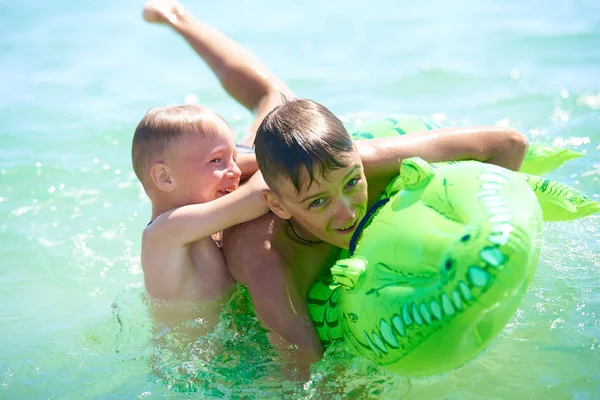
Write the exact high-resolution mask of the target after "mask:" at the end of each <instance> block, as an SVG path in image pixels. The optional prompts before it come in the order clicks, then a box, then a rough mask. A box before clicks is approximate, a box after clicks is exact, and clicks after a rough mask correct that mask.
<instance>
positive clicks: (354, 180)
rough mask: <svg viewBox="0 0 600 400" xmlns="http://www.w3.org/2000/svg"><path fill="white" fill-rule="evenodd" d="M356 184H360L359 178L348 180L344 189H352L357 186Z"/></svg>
mask: <svg viewBox="0 0 600 400" xmlns="http://www.w3.org/2000/svg"><path fill="white" fill-rule="evenodd" d="M358 182H360V178H353V179H350V180H349V181H348V183H346V187H348V188H351V187H354V186H356V185H358Z"/></svg>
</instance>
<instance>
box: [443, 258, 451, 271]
mask: <svg viewBox="0 0 600 400" xmlns="http://www.w3.org/2000/svg"><path fill="white" fill-rule="evenodd" d="M452 265H453V262H452V260H450V259H448V260H446V264H444V267H446V271H450V270H451V269H452Z"/></svg>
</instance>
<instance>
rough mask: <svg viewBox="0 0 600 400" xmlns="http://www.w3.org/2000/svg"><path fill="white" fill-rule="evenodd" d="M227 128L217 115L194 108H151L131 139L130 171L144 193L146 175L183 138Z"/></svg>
mask: <svg viewBox="0 0 600 400" xmlns="http://www.w3.org/2000/svg"><path fill="white" fill-rule="evenodd" d="M220 122H222V123H223V124H225V126H228V125H227V123H226V122H225V120H223V118H221V116H219V115H218V114H217V113H215V112H214V111H212V110H209V109H208V108H206V107H202V106H197V105H188V104H185V105H180V106H169V107H153V108H151V109H149V110H148V111H147V112H146V114H145V115H144V117H143V118H142V120H141V121H140V123H139V124H138V126H137V128H136V129H135V133H134V135H133V143H132V145H131V160H132V163H133V170H134V172H135V174H136V176H137V177H138V179H139V180H140V182H142V185H143V186H144V188H145V189H147V187H146V185H147V184H148V178H149V171H150V168H151V167H152V165H153V164H154V163H155V162H157V161H160V160H161V158H162V157H164V156H165V153H166V152H167V151H168V150H169V148H171V147H172V146H173V144H175V143H177V142H179V141H180V140H181V139H182V138H183V137H185V136H186V135H193V134H201V135H203V136H205V135H207V134H211V133H214V132H217V131H218V130H219V129H220V128H222V126H219V125H220Z"/></svg>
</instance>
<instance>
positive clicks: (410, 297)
mask: <svg viewBox="0 0 600 400" xmlns="http://www.w3.org/2000/svg"><path fill="white" fill-rule="evenodd" d="M438 128H439V126H438V125H435V124H433V123H430V122H428V121H426V120H423V119H421V118H418V117H406V118H405V119H402V120H399V119H385V120H381V121H378V122H376V123H375V124H372V125H370V127H368V128H361V129H360V130H357V131H355V132H354V133H353V137H354V138H355V139H369V138H374V137H385V136H392V135H398V134H405V133H411V132H418V131H423V130H432V129H438ZM550 150H552V149H550ZM544 151H545V154H546V158H545V159H543V160H542V161H543V163H541V164H545V165H543V166H540V163H539V162H538V163H537V164H536V161H539V160H536V157H537V155H536V154H535V153H531V154H532V155H530V156H529V159H528V162H527V163H525V165H529V166H533V167H532V168H538V169H537V170H548V169H549V168H552V167H556V166H558V165H560V164H561V160H562V162H564V161H565V160H566V159H567V158H568V157H566V158H565V157H564V153H563V155H561V153H560V151H557V152H552V151H548V148H546V150H544ZM553 154H554V155H553ZM536 165H537V166H536ZM532 189H533V190H532ZM540 206H542V207H540ZM544 208H546V211H545V212H544V214H542V211H543V210H544ZM598 210H599V206H598V203H596V202H594V201H592V200H591V199H589V198H587V197H586V196H584V195H583V194H581V193H580V192H578V191H577V190H575V189H573V188H570V187H568V186H566V185H561V184H559V183H556V182H552V181H549V180H547V179H544V178H539V177H535V176H533V175H527V174H522V173H517V172H512V171H508V170H506V169H503V168H500V167H497V166H494V165H489V164H483V163H478V162H474V161H463V162H452V163H440V164H435V165H430V164H428V163H426V162H424V161H423V160H421V159H417V158H415V159H407V160H404V161H403V162H402V166H401V169H400V175H399V176H398V177H397V178H396V179H394V180H393V181H392V182H391V183H390V184H389V185H388V186H387V187H386V190H385V192H384V194H383V195H382V197H381V198H380V199H379V201H378V202H377V203H376V204H375V206H374V207H373V208H372V209H371V210H370V211H369V213H368V214H367V216H366V217H365V218H364V219H363V221H361V223H360V225H359V227H358V228H357V230H356V232H355V235H354V237H353V240H352V243H351V246H350V254H349V255H348V256H347V257H346V258H344V259H342V260H338V261H337V262H336V263H335V265H334V266H333V267H332V268H331V274H330V275H326V276H324V277H323V278H322V279H320V280H319V281H317V282H316V283H315V284H314V285H313V287H312V288H311V291H310V293H309V296H308V309H309V314H310V316H311V318H312V320H313V323H314V325H315V328H316V330H317V333H318V335H319V337H320V339H321V341H322V343H323V345H324V346H328V345H329V344H331V343H332V342H336V341H345V344H346V346H347V347H348V348H349V349H350V350H352V351H354V352H355V353H357V354H359V355H362V356H365V357H367V358H369V359H371V360H373V361H374V362H375V363H377V364H379V365H381V366H383V367H385V368H386V369H388V370H390V371H393V372H396V373H400V374H404V375H417V376H418V375H428V374H434V373H439V372H442V371H447V370H449V369H452V368H456V367H459V366H460V365H462V364H464V363H465V362H467V361H469V360H470V359H472V358H473V357H474V356H476V355H477V354H479V353H480V352H481V351H482V350H483V349H484V348H485V347H486V346H487V345H488V344H489V342H490V341H491V340H493V339H494V338H495V337H496V336H497V334H498V333H499V332H500V331H501V330H502V329H503V328H504V326H505V325H506V323H508V322H509V320H510V319H511V318H512V316H513V315H514V312H515V311H516V309H517V307H518V306H519V304H520V301H521V298H522V295H523V294H524V292H525V289H526V288H527V286H528V284H529V282H530V280H531V277H532V276H533V273H534V272H535V267H536V265H537V260H538V256H539V251H540V247H541V240H542V222H543V216H544V217H546V219H552V218H554V220H568V219H574V218H578V217H581V216H583V215H589V214H590V213H593V212H597V211H598Z"/></svg>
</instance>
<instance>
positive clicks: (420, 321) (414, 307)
mask: <svg viewBox="0 0 600 400" xmlns="http://www.w3.org/2000/svg"><path fill="white" fill-rule="evenodd" d="M412 315H413V318H414V319H415V323H416V324H417V325H419V326H421V325H423V318H421V314H419V310H417V305H416V304H413V305H412Z"/></svg>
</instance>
